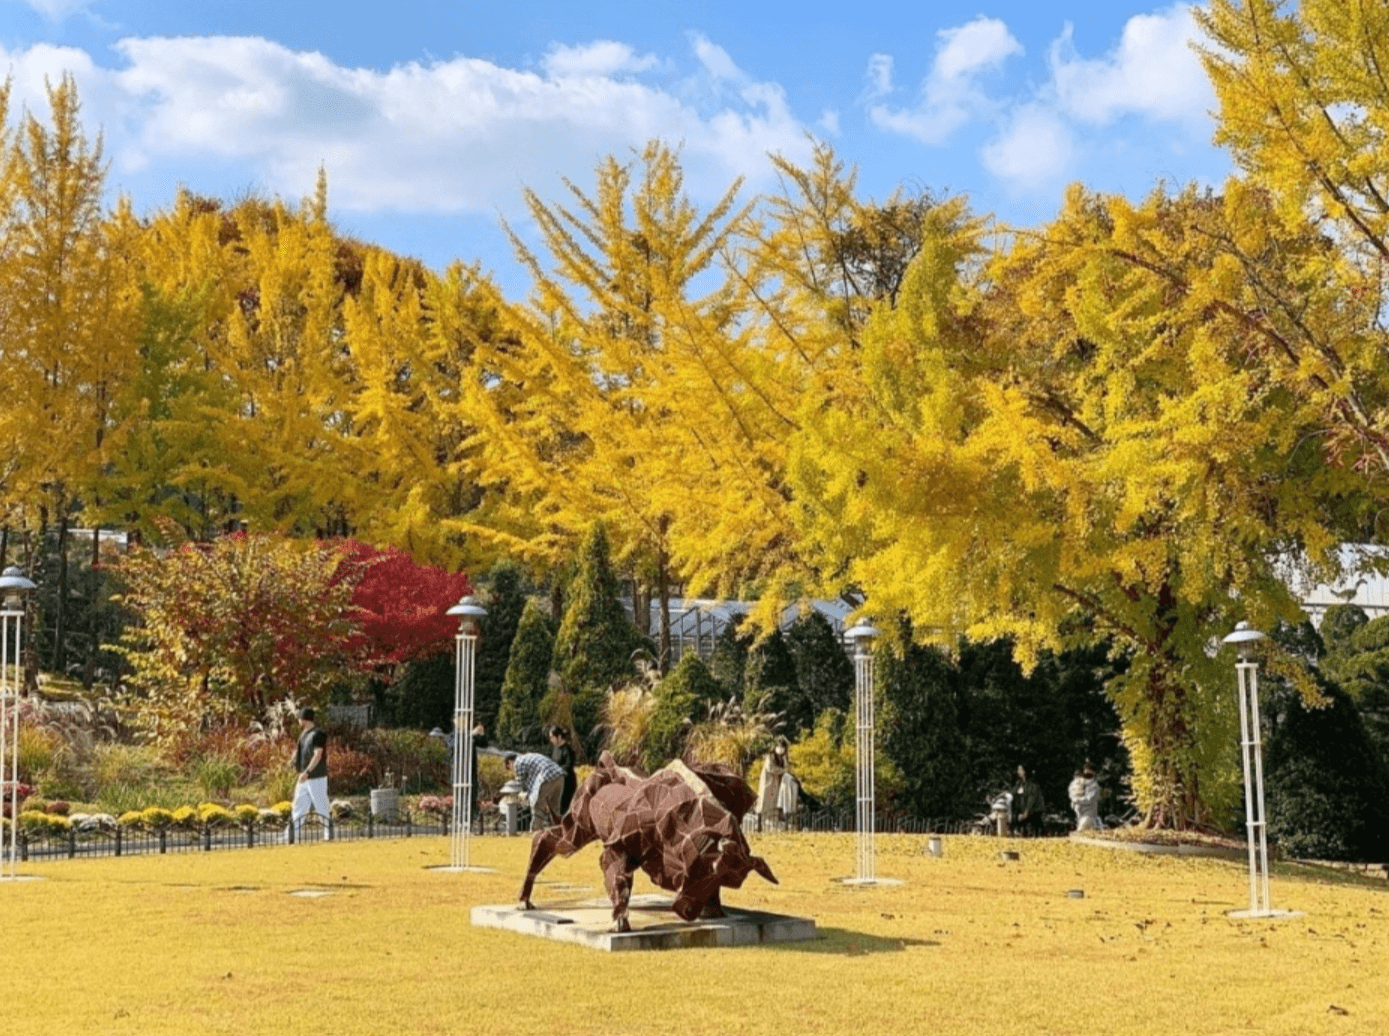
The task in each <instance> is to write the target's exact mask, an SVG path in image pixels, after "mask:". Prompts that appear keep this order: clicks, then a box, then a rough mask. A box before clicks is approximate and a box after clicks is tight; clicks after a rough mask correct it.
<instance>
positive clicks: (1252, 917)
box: [1225, 909, 1305, 921]
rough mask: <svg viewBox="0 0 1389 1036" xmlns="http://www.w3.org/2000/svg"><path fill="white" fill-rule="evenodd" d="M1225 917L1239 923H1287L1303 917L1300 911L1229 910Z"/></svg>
mask: <svg viewBox="0 0 1389 1036" xmlns="http://www.w3.org/2000/svg"><path fill="white" fill-rule="evenodd" d="M1225 916H1226V917H1233V918H1235V919H1236V920H1239V921H1287V920H1289V919H1290V918H1294V917H1303V916H1305V915H1304V914H1303V913H1302V911H1301V910H1273V909H1269V910H1230V911H1228V912H1226V914H1225Z"/></svg>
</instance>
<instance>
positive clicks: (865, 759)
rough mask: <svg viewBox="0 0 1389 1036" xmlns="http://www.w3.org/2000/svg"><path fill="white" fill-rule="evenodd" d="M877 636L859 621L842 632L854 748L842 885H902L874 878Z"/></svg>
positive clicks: (893, 880)
mask: <svg viewBox="0 0 1389 1036" xmlns="http://www.w3.org/2000/svg"><path fill="white" fill-rule="evenodd" d="M878 635H879V631H878V630H877V629H875V628H874V627H873V626H872V625H871V624H869V623H868V622H862V621H861V622H859V624H858V625H857V626H854V627H853V628H852V629H849V630H846V631H845V632H844V636H845V637H846V638H848V639H849V640H850V641H851V642H852V643H853V645H854V714H855V719H854V744H855V747H856V749H857V751H856V755H855V763H856V769H857V779H856V781H855V789H856V794H855V800H856V806H857V809H856V814H855V824H854V831H855V841H856V845H857V850H858V856H857V861H856V863H855V867H854V876H853V877H852V878H844V879H843V882H844V884H846V885H900V884H902V883H901V882H900V881H897V880H895V879H893V878H880V877H878V875H877V870H876V861H875V859H874V845H873V840H874V836H875V834H876V832H875V830H874V828H875V826H876V820H877V818H876V815H875V813H876V806H877V794H876V789H875V787H874V747H875V746H874V743H873V740H874V724H873V640H874V638H875V637H877V636H878Z"/></svg>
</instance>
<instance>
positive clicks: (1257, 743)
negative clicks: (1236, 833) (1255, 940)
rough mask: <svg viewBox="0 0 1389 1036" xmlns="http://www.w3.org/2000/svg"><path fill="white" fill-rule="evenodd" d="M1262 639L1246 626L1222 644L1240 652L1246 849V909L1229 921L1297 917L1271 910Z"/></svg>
mask: <svg viewBox="0 0 1389 1036" xmlns="http://www.w3.org/2000/svg"><path fill="white" fill-rule="evenodd" d="M1265 639H1267V638H1265V636H1264V635H1263V634H1262V633H1260V632H1259V631H1258V630H1256V629H1252V628H1251V627H1250V625H1249V623H1247V622H1241V623H1237V624H1236V625H1235V631H1234V632H1233V633H1231V634H1230V635H1229V636H1228V637H1226V638H1225V639H1224V640H1223V641H1222V643H1224V644H1233V645H1234V646H1235V648H1236V649H1237V650H1238V651H1239V661H1238V662H1237V663H1235V674H1236V679H1237V682H1238V685H1239V688H1238V689H1239V723H1240V757H1241V760H1242V762H1243V763H1244V817H1245V832H1246V833H1245V840H1246V842H1247V844H1248V846H1249V909H1248V910H1234V911H1231V912H1230V916H1231V917H1296V916H1299V914H1298V912H1297V911H1291V910H1274V909H1273V904H1272V902H1271V900H1270V898H1269V888H1268V823H1267V818H1266V815H1265V813H1264V753H1263V740H1262V736H1261V729H1262V727H1261V723H1260V720H1259V663H1258V661H1257V660H1256V659H1255V658H1254V645H1255V644H1257V643H1258V642H1259V641H1261V640H1265Z"/></svg>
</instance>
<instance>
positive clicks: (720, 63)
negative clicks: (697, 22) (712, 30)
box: [690, 33, 747, 83]
mask: <svg viewBox="0 0 1389 1036" xmlns="http://www.w3.org/2000/svg"><path fill="white" fill-rule="evenodd" d="M690 42H691V44H692V46H693V48H694V53H695V57H696V58H698V59H699V63H700V64H701V65H703V66H704V70H705V71H706V72H708V73H709V75H711V76H712V77H713V78H714V80H715V81H728V82H734V83H737V82H742V81H743V80H744V79H746V78H747V76H746V75H745V73H744V72H743V70H742V69H740V68H739V67H738V66H737V65H736V64H734V62H733V59H732V58H731V57H729V56H728V51H726V50H724V49H723V48H722V47H720V46H719V45H718V44H717V43H712V42H710V41H709V39H708V38H707V37H705V36H703V35H701V34H699V33H695V34H694V36H692V37H691V41H690Z"/></svg>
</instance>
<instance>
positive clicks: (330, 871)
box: [0, 834, 1389, 1036]
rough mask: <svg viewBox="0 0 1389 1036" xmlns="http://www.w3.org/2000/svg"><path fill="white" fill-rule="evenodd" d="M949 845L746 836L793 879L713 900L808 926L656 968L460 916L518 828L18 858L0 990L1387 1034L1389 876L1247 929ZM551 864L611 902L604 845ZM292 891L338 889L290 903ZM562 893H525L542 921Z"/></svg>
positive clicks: (143, 1001)
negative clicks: (461, 839)
mask: <svg viewBox="0 0 1389 1036" xmlns="http://www.w3.org/2000/svg"><path fill="white" fill-rule="evenodd" d="M943 841H944V845H945V851H944V855H943V856H942V857H941V858H939V859H936V858H933V857H930V856H927V855H925V854H924V853H922V851H921V850H922V847H923V845H924V843H925V839H924V838H922V837H914V836H906V835H889V836H883V837H881V838H880V839H879V841H878V846H879V853H878V861H877V866H878V872H879V873H880V874H881V875H884V876H887V877H893V878H900V879H903V880H905V882H906V884H905V885H903V886H901V887H900V888H883V889H869V890H853V889H849V888H845V887H842V886H838V885H835V884H833V882H832V879H833V878H834V877H836V876H842V875H844V874H846V873H848V872H850V871H851V870H852V867H853V861H854V840H853V836H852V835H832V834H825V835H816V834H802V835H764V836H760V837H756V838H754V839H753V843H754V849H755V851H757V852H760V853H762V854H764V855H765V856H766V857H767V859H768V860H769V861H770V862H771V864H772V867H773V868H774V869H775V870H776V872H777V874H778V876H779V877H780V879H781V884H780V885H775V886H773V885H768V884H766V883H764V882H761V880H760V879H758V878H755V877H754V878H750V879H749V880H748V883H747V884H746V885H745V886H744V887H743V888H742V889H741V890H738V891H736V892H732V893H730V894H728V896H727V899H728V901H729V902H730V903H734V904H738V905H744V906H749V907H755V908H759V909H766V910H773V911H778V912H782V913H788V914H799V915H809V916H812V917H814V918H815V919H816V921H817V923H818V924H819V926H820V932H821V938H819V939H817V940H816V941H814V942H812V943H805V944H786V945H781V946H766V947H747V948H739V949H725V950H679V951H671V952H667V953H655V954H643V953H634V954H602V953H597V952H595V951H592V950H586V949H583V948H580V947H576V946H567V945H562V944H558V943H547V942H544V941H541V940H537V939H530V938H526V937H523V936H519V935H515V934H513V933H510V932H503V931H496V930H491V929H481V928H473V927H471V926H470V925H469V923H468V910H469V908H470V907H471V906H473V905H475V904H479V903H508V902H511V901H512V898H513V897H514V895H515V893H516V890H517V886H518V884H519V880H520V877H521V873H522V870H523V868H524V866H525V860H526V854H527V851H528V842H527V840H525V839H519V838H518V839H502V838H482V839H476V840H474V842H473V843H472V859H473V862H474V863H477V864H481V865H484V866H491V867H495V868H497V870H498V873H496V874H470V875H455V874H441V873H437V872H431V871H428V870H426V869H425V868H426V867H427V866H430V865H437V864H442V863H446V862H447V861H448V842H447V841H445V840H444V839H442V838H413V839H409V840H405V839H401V840H394V841H388V842H366V843H354V844H343V845H308V846H294V847H267V848H263V849H256V850H250V851H239V852H224V853H209V854H202V855H199V854H192V855H187V856H166V857H162V858H161V857H132V858H125V859H118V860H117V859H109V860H74V861H65V862H55V863H46V864H29V865H27V866H25V867H24V868H22V870H23V872H24V873H28V874H36V875H41V876H42V877H43V878H44V879H45V880H43V881H30V882H19V883H15V884H11V885H0V897H3V898H2V900H0V901H2V902H3V909H4V912H5V918H6V928H7V930H9V931H12V932H16V933H23V935H22V939H23V942H24V944H25V945H26V946H27V947H28V949H29V951H32V952H33V953H41V954H42V960H43V970H44V974H45V976H47V978H46V979H45V980H44V981H42V982H36V981H35V980H34V977H33V974H32V970H31V969H26V968H10V969H4V970H3V971H0V1000H2V1002H4V1003H5V1005H6V1011H7V1016H8V1017H9V1018H11V1019H12V1020H13V1021H14V1023H15V1026H16V1031H24V1032H26V1033H39V1034H42V1033H55V1034H57V1033H62V1034H68V1033H72V1032H111V1033H141V1034H161V1033H180V1034H186V1033H188V1032H217V1033H224V1034H230V1036H243V1034H245V1036H249V1034H253V1033H267V1034H268V1033H282V1032H284V1031H285V1027H286V1019H288V1018H295V1017H301V1018H302V1017H304V1014H303V1012H305V1011H309V1012H310V1014H311V1016H312V1018H313V1023H312V1026H311V1027H312V1028H313V1029H314V1030H315V1031H324V1032H332V1033H334V1034H336V1036H358V1034H368V1033H370V1034H377V1033H391V1034H416V1033H418V1034H435V1033H438V1034H451V1033H471V1032H494V1033H499V1034H507V1036H510V1034H513V1033H519V1034H526V1033H537V1034H542V1033H543V1034H546V1036H550V1034H553V1033H564V1034H566V1036H589V1034H599V1033H603V1034H607V1033H620V1034H653V1036H654V1034H657V1033H667V1032H671V1031H678V1032H680V1033H682V1034H689V1036H696V1034H705V1033H708V1034H719V1036H723V1034H740V1033H744V1034H752V1033H767V1034H776V1036H785V1034H786V1033H792V1032H794V1033H836V1034H837V1033H845V1032H853V1033H864V1034H867V1033H878V1032H918V1031H920V1032H940V1033H968V1034H970V1036H993V1034H1004V1033H1007V1034H1013V1033H1029V1034H1034V1033H1045V1034H1052V1033H1057V1034H1060V1033H1068V1034H1069V1033H1076V1034H1079V1033H1084V1032H1089V1031H1093V1030H1094V1029H1095V1028H1096V1027H1099V1028H1101V1029H1103V1030H1104V1031H1105V1032H1112V1033H1118V1034H1129V1033H1135V1034H1136V1033H1175V1032H1188V1031H1191V1032H1198V1031H1199V1032H1201V1033H1207V1034H1209V1033H1233V1032H1235V1031H1239V1032H1249V1031H1256V1032H1259V1033H1261V1034H1290V1036H1291V1034H1298V1036H1302V1034H1319V1033H1338V1034H1340V1033H1371V1032H1374V1033H1378V1032H1379V1031H1380V1030H1381V1026H1382V1023H1383V1005H1384V1004H1385V1003H1389V972H1386V969H1385V968H1384V967H1383V965H1382V962H1383V961H1384V960H1385V959H1386V955H1389V894H1386V891H1387V890H1386V886H1385V883H1384V882H1383V881H1380V882H1378V883H1377V884H1372V883H1370V882H1368V881H1366V880H1364V879H1363V878H1362V879H1359V880H1350V879H1351V878H1352V876H1350V875H1343V874H1337V873H1328V872H1325V871H1322V870H1320V869H1316V868H1307V867H1301V866H1297V865H1281V864H1280V865H1278V866H1277V867H1276V869H1275V873H1274V879H1275V880H1274V886H1273V898H1274V904H1275V905H1276V906H1278V907H1283V908H1290V909H1298V910H1303V911H1305V912H1306V915H1307V916H1306V917H1303V918H1299V919H1296V920H1292V921H1284V922H1277V923H1272V922H1252V921H1245V922H1236V921H1232V920H1230V919H1228V918H1227V917H1226V916H1225V913H1226V911H1228V910H1231V909H1239V908H1242V907H1244V906H1246V905H1247V889H1248V885H1247V882H1246V878H1245V870H1244V867H1243V866H1242V865H1240V864H1238V863H1234V862H1230V861H1226V860H1220V859H1207V858H1189V857H1174V856H1148V855H1143V854H1138V853H1120V852H1114V851H1112V850H1109V849H1104V848H1099V847H1094V846H1084V845H1076V844H1072V843H1070V842H1068V841H1066V840H1064V839H1048V840H1029V841H1000V840H997V839H992V838H971V837H967V836H960V837H946V838H945V839H944V840H943ZM1004 848H1008V849H1014V850H1016V851H1018V852H1019V853H1020V856H1021V859H1020V860H1019V861H1018V862H1003V861H1001V860H1000V859H999V856H998V853H999V851H1000V850H1001V849H1004ZM543 877H544V878H545V879H546V880H547V881H548V882H552V883H555V884H556V885H560V884H561V883H568V884H573V885H589V886H593V887H594V889H595V892H597V893H599V894H601V878H600V874H599V870H598V864H597V850H596V849H595V848H589V849H586V850H585V851H583V852H581V853H579V854H578V855H577V856H576V857H575V858H574V859H571V860H557V861H555V862H554V863H553V864H552V865H551V866H550V867H549V869H547V871H546V872H545V874H544V875H543ZM1323 879H1326V880H1323ZM1077 888H1079V889H1083V890H1084V892H1085V897H1084V898H1083V899H1073V898H1068V896H1067V894H1066V893H1067V890H1069V889H1077ZM304 890H313V891H325V890H327V891H331V892H332V894H331V895H326V896H316V897H300V896H294V895H291V894H290V893H292V892H296V891H304ZM635 891H636V892H637V893H642V892H648V891H651V887H650V885H649V883H647V882H646V880H645V879H644V878H643V877H641V876H638V878H637V881H636V889H635ZM562 895H563V896H568V895H570V893H568V892H564V893H562ZM559 898H561V893H560V892H558V891H551V889H550V886H549V885H542V886H540V887H539V888H538V889H537V896H536V901H537V906H542V907H543V906H544V905H545V903H546V902H547V901H550V902H553V901H555V900H557V899H559ZM16 949H17V951H18V950H19V949H20V948H16ZM1342 1012H1344V1013H1342Z"/></svg>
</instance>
